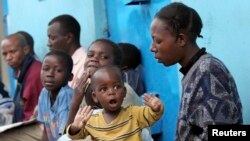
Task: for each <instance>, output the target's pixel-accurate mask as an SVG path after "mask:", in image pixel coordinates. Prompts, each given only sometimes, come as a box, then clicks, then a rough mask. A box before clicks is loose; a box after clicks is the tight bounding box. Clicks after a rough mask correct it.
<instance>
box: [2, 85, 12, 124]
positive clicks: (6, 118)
mask: <svg viewBox="0 0 250 141" xmlns="http://www.w3.org/2000/svg"><path fill="white" fill-rule="evenodd" d="M14 107H15V105H14V102H13V100H12V99H11V98H10V97H9V93H8V91H7V90H6V88H5V86H4V84H3V83H2V81H0V126H2V125H7V124H11V123H12V118H13V114H14Z"/></svg>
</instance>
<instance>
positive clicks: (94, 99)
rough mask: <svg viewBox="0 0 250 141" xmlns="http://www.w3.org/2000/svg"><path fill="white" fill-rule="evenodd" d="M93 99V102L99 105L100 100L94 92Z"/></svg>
mask: <svg viewBox="0 0 250 141" xmlns="http://www.w3.org/2000/svg"><path fill="white" fill-rule="evenodd" d="M91 96H92V99H93V101H94V102H95V103H98V99H97V97H96V93H95V92H94V91H93V92H92V95H91Z"/></svg>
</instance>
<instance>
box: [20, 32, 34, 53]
mask: <svg viewBox="0 0 250 141" xmlns="http://www.w3.org/2000/svg"><path fill="white" fill-rule="evenodd" d="M16 33H17V34H21V35H22V36H23V37H24V38H25V40H26V42H27V45H28V46H29V47H30V53H31V54H32V55H34V54H35V51H34V39H33V37H32V36H31V35H30V34H29V33H28V32H26V31H18V32H16Z"/></svg>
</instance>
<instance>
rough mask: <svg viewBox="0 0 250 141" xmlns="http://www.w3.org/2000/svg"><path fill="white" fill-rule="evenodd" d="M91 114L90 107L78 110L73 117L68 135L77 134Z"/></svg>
mask: <svg viewBox="0 0 250 141" xmlns="http://www.w3.org/2000/svg"><path fill="white" fill-rule="evenodd" d="M92 113H93V109H91V106H85V107H83V108H80V109H79V110H78V112H77V114H76V116H75V119H74V122H73V123H72V124H71V126H70V128H69V131H68V133H69V134H70V135H75V134H77V133H78V132H79V131H80V130H81V129H82V128H85V125H86V123H87V121H88V120H89V118H90V117H91V115H92Z"/></svg>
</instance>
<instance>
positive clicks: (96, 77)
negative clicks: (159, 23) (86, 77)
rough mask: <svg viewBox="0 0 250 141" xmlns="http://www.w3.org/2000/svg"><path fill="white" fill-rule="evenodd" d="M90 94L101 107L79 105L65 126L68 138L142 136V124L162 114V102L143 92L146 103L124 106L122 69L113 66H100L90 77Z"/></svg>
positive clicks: (144, 124)
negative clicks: (74, 114) (70, 122)
mask: <svg viewBox="0 0 250 141" xmlns="http://www.w3.org/2000/svg"><path fill="white" fill-rule="evenodd" d="M91 87H92V90H93V92H92V98H93V100H94V102H95V103H99V104H100V105H101V106H102V107H103V109H102V110H101V111H99V112H97V113H95V114H92V112H93V109H92V108H91V106H85V107H84V108H80V109H79V110H78V112H77V114H76V116H75V119H74V122H73V123H72V124H70V125H69V126H68V128H67V135H68V136H69V137H70V138H71V139H84V138H85V137H87V136H88V135H91V137H92V139H93V140H100V139H101V140H131V141H139V140H142V137H141V131H142V129H143V128H146V127H149V126H151V125H152V124H154V123H155V122H156V121H157V120H158V119H159V118H160V117H161V116H162V114H163V111H164V108H163V104H162V102H161V101H160V100H159V99H158V98H157V97H156V96H154V95H148V94H145V95H144V100H145V104H146V106H133V105H131V106H128V107H126V108H123V107H122V106H121V105H122V102H123V99H124V97H125V96H126V88H125V86H124V81H123V79H122V72H121V70H120V69H119V68H118V67H115V66H109V65H108V66H103V67H101V68H99V69H97V70H96V71H95V72H94V74H93V75H92V77H91Z"/></svg>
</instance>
